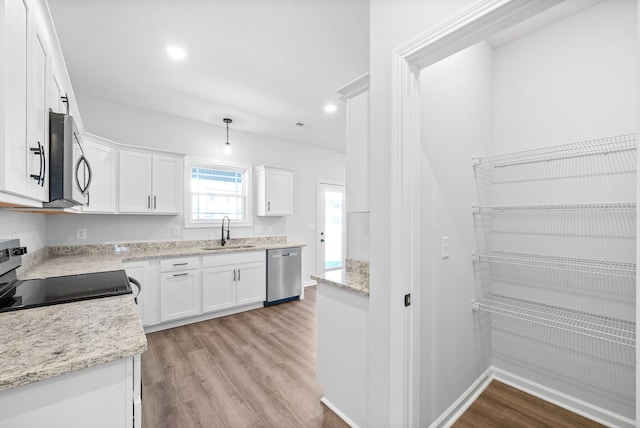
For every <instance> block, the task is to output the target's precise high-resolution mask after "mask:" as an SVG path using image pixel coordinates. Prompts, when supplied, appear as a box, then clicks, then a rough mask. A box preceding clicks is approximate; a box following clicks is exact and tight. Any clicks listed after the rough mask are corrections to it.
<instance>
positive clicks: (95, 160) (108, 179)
mask: <svg viewBox="0 0 640 428" xmlns="http://www.w3.org/2000/svg"><path fill="white" fill-rule="evenodd" d="M84 151H85V155H86V157H87V159H88V161H89V164H90V165H91V172H92V175H91V186H90V187H89V192H88V193H87V204H86V205H85V206H83V207H82V211H83V212H91V213H114V212H115V211H116V180H117V178H116V174H117V163H116V151H115V149H113V147H109V146H106V145H104V144H100V143H96V142H93V141H90V140H86V139H85V144H84Z"/></svg>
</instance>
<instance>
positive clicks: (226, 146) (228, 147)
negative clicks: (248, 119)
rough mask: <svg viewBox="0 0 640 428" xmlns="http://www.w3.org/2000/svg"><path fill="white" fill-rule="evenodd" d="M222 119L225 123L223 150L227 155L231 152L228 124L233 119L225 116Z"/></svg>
mask: <svg viewBox="0 0 640 428" xmlns="http://www.w3.org/2000/svg"><path fill="white" fill-rule="evenodd" d="M222 120H223V121H224V123H226V124H227V142H226V143H224V152H225V153H226V154H228V155H229V154H231V144H229V124H230V123H231V122H233V120H231V119H228V118H226V117H225V118H224V119H222Z"/></svg>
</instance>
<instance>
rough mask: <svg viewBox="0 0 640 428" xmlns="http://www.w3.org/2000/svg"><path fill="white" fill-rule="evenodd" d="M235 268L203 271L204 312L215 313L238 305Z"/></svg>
mask: <svg viewBox="0 0 640 428" xmlns="http://www.w3.org/2000/svg"><path fill="white" fill-rule="evenodd" d="M235 275H236V271H235V266H221V267H210V268H204V269H202V312H204V313H208V312H215V311H221V310H223V309H227V308H232V307H234V306H235V305H236V281H235Z"/></svg>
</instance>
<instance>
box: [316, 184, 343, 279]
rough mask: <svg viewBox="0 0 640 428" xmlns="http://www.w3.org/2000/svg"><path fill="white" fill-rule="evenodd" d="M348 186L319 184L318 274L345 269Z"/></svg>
mask: <svg viewBox="0 0 640 428" xmlns="http://www.w3.org/2000/svg"><path fill="white" fill-rule="evenodd" d="M346 194H347V191H346V186H345V185H343V184H339V183H333V182H325V181H320V182H319V183H318V272H319V273H320V272H326V271H331V270H339V269H343V268H344V259H345V257H346V241H347V215H346V213H347V207H346V200H347V199H346Z"/></svg>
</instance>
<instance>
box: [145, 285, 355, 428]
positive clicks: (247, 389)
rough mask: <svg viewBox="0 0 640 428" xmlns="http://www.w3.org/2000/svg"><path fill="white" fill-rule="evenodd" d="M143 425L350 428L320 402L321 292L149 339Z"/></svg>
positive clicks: (310, 289) (149, 427)
mask: <svg viewBox="0 0 640 428" xmlns="http://www.w3.org/2000/svg"><path fill="white" fill-rule="evenodd" d="M147 340H148V350H147V352H145V353H144V354H143V355H142V383H143V403H142V425H143V427H144V428H164V427H167V428H168V427H171V428H174V427H233V428H250V427H251V428H267V427H268V428H271V427H278V428H279V427H292V428H300V427H307V426H308V427H313V428H320V427H326V428H346V427H348V425H347V424H345V423H344V421H342V419H340V418H339V417H338V416H337V415H336V414H335V413H333V412H332V411H331V410H330V409H328V408H327V407H326V406H324V405H323V404H322V403H321V402H320V398H321V397H322V395H323V392H322V386H321V385H320V384H319V383H318V381H317V379H316V289H315V287H308V288H306V289H305V299H304V300H301V301H294V302H288V303H284V304H281V305H275V306H271V307H267V308H261V309H257V310H253V311H247V312H243V313H240V314H236V315H231V316H228V317H222V318H217V319H214V320H209V321H203V322H199V323H194V324H190V325H188V326H184V327H178V328H174V329H170V330H164V331H160V332H156V333H151V334H149V335H147Z"/></svg>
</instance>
